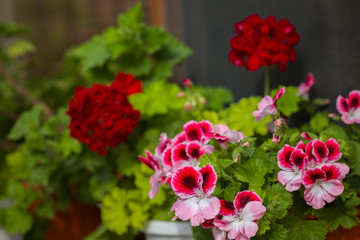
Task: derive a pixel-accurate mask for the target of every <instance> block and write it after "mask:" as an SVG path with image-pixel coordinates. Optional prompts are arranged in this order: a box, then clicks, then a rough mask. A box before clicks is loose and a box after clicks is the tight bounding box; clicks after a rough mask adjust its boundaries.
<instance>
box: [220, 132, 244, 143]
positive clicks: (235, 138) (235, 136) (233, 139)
mask: <svg viewBox="0 0 360 240" xmlns="http://www.w3.org/2000/svg"><path fill="white" fill-rule="evenodd" d="M240 133H241V132H240ZM240 133H239V132H237V131H230V130H229V131H227V132H225V133H224V135H223V136H224V137H226V138H227V140H228V142H230V143H237V142H240V140H241V135H240Z"/></svg>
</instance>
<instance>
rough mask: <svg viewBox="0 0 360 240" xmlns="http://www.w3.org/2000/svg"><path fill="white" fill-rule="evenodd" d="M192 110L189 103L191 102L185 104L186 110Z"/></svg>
mask: <svg viewBox="0 0 360 240" xmlns="http://www.w3.org/2000/svg"><path fill="white" fill-rule="evenodd" d="M190 108H191V106H190V103H189V102H186V103H185V109H186V111H190Z"/></svg>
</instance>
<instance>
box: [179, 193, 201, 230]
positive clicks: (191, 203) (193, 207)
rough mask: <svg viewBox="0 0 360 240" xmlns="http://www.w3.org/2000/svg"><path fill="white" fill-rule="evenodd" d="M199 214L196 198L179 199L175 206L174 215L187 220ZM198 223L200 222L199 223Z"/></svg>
mask: <svg viewBox="0 0 360 240" xmlns="http://www.w3.org/2000/svg"><path fill="white" fill-rule="evenodd" d="M198 214H199V205H198V198H196V197H193V198H189V199H180V200H179V201H178V203H177V206H176V208H175V215H176V216H177V217H178V218H179V219H181V220H183V221H187V220H189V219H191V218H193V217H194V216H196V215H198ZM199 224H200V223H199Z"/></svg>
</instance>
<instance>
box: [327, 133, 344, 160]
mask: <svg viewBox="0 0 360 240" xmlns="http://www.w3.org/2000/svg"><path fill="white" fill-rule="evenodd" d="M325 145H326V147H327V149H328V150H329V154H328V156H327V160H326V162H334V161H337V160H339V159H340V158H341V156H342V154H341V152H340V151H339V149H340V145H339V143H337V141H335V140H334V139H333V138H330V139H329V140H327V141H326V142H325Z"/></svg>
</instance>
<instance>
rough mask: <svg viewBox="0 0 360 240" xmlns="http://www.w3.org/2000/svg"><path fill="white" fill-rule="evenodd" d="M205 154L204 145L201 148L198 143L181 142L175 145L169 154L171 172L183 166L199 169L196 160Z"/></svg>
mask: <svg viewBox="0 0 360 240" xmlns="http://www.w3.org/2000/svg"><path fill="white" fill-rule="evenodd" d="M205 153H207V148H206V145H205V146H203V145H202V144H201V143H200V142H199V141H191V142H183V143H180V144H178V145H176V146H175V147H174V148H173V149H172V152H171V158H172V164H173V171H177V170H178V169H180V168H183V167H185V166H193V167H194V168H197V169H200V168H199V164H200V163H199V161H198V159H199V158H200V157H201V156H202V155H204V154H205Z"/></svg>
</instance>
